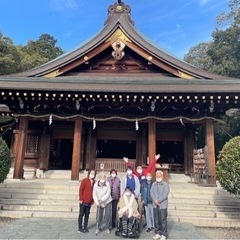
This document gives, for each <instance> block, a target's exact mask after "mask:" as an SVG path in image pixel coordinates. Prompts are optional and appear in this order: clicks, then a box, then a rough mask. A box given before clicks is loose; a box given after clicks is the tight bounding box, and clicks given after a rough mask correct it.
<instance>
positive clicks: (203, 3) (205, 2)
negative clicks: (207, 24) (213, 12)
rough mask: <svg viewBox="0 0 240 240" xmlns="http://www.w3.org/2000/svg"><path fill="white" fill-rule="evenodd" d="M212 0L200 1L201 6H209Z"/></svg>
mask: <svg viewBox="0 0 240 240" xmlns="http://www.w3.org/2000/svg"><path fill="white" fill-rule="evenodd" d="M209 1H210V0H199V3H200V5H201V6H203V5H205V4H207V3H208V2H209Z"/></svg>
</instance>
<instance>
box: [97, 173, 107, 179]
mask: <svg viewBox="0 0 240 240" xmlns="http://www.w3.org/2000/svg"><path fill="white" fill-rule="evenodd" d="M98 177H99V178H100V177H105V178H106V177H107V176H106V173H105V172H100V173H99V175H98Z"/></svg>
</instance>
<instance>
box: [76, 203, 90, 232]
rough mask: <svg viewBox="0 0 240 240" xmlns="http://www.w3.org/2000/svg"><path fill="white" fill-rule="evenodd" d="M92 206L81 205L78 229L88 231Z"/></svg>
mask: <svg viewBox="0 0 240 240" xmlns="http://www.w3.org/2000/svg"><path fill="white" fill-rule="evenodd" d="M90 209H91V206H85V205H83V204H79V215H78V229H82V228H84V229H86V228H87V227H88V220H89V214H90ZM83 217H84V226H83Z"/></svg>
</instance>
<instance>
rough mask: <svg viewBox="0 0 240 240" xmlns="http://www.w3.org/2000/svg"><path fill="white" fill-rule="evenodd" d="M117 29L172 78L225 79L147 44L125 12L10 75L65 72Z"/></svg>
mask: <svg viewBox="0 0 240 240" xmlns="http://www.w3.org/2000/svg"><path fill="white" fill-rule="evenodd" d="M117 30H120V31H121V32H123V33H124V34H125V35H126V36H127V38H128V39H129V40H130V41H126V46H128V47H129V48H130V49H131V50H133V51H134V52H136V53H137V54H139V55H140V56H142V57H143V58H145V59H146V60H148V61H149V62H151V63H152V64H154V65H156V66H158V67H159V68H162V69H164V70H166V71H168V72H169V73H171V74H173V75H175V76H176V77H179V78H183V79H227V78H226V77H222V76H220V75H215V74H211V73H208V72H206V71H203V70H201V69H198V68H196V67H194V66H191V65H189V64H187V63H186V62H183V61H181V60H179V59H177V58H175V57H173V56H171V55H169V54H168V53H166V52H164V51H163V50H161V49H159V48H158V47H156V46H154V45H153V44H151V43H149V41H148V40H146V39H145V38H144V37H142V35H141V34H140V33H139V32H138V31H137V30H136V29H135V27H134V25H133V23H132V21H130V17H129V14H126V13H125V12H122V13H114V14H110V15H109V17H108V19H107V21H106V24H105V26H104V28H103V29H102V30H101V31H100V32H99V33H98V34H97V35H96V36H95V37H94V38H92V39H91V40H90V41H89V42H87V43H86V44H84V45H82V46H81V47H79V48H77V49H76V50H73V51H71V52H69V53H66V54H63V55H62V56H60V57H58V58H56V59H54V60H52V61H50V62H48V63H46V64H43V65H41V66H39V67H37V68H34V69H32V70H29V71H26V72H23V73H19V74H15V75H14V76H16V77H44V76H45V77H57V76H60V75H62V74H64V73H66V72H67V71H70V70H71V69H73V68H75V67H77V66H79V65H81V64H84V63H85V62H87V61H89V60H91V59H92V58H93V57H95V56H97V55H98V54H99V53H101V52H102V51H104V50H105V49H107V48H108V47H111V43H110V41H108V39H109V38H111V37H112V36H113V35H114V34H115V33H116V31H117ZM106 74H107V73H106ZM169 80H170V79H169ZM66 81H67V79H66Z"/></svg>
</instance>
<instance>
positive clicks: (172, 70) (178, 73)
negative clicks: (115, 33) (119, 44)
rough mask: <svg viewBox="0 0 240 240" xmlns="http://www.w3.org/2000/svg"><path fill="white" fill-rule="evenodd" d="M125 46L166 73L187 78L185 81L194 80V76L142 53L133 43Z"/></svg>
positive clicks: (144, 52) (145, 52)
mask: <svg viewBox="0 0 240 240" xmlns="http://www.w3.org/2000/svg"><path fill="white" fill-rule="evenodd" d="M126 45H127V46H128V47H129V48H130V49H132V50H133V51H134V52H136V53H138V54H139V55H140V56H142V57H143V58H145V59H146V60H148V61H149V62H151V63H153V64H155V65H156V66H158V67H159V68H162V69H164V70H165V71H167V72H170V73H171V74H173V75H175V76H177V77H180V78H187V79H194V78H195V76H193V75H190V74H188V73H184V72H181V71H179V70H178V69H177V68H175V67H173V66H171V65H170V64H167V63H165V62H163V61H160V60H159V59H157V58H155V57H153V56H151V55H149V53H148V52H147V51H144V50H143V49H142V48H140V47H139V46H137V45H136V44H134V43H133V42H126Z"/></svg>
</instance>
